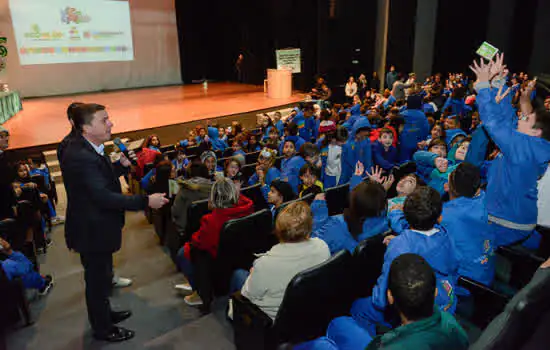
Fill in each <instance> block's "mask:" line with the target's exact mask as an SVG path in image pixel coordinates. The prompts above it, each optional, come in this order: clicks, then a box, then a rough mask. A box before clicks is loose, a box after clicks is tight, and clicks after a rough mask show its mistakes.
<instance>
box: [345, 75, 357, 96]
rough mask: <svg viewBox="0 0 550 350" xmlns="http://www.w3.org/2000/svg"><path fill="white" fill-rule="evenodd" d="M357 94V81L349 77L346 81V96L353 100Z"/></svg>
mask: <svg viewBox="0 0 550 350" xmlns="http://www.w3.org/2000/svg"><path fill="white" fill-rule="evenodd" d="M355 95H357V83H356V82H355V78H353V77H349V79H348V82H347V83H346V97H347V98H348V100H350V101H351V100H352V99H353V96H355Z"/></svg>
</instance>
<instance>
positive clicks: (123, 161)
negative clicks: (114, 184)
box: [120, 151, 137, 168]
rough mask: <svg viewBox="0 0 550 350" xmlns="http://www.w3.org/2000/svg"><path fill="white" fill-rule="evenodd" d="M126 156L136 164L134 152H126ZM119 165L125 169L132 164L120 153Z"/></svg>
mask: <svg viewBox="0 0 550 350" xmlns="http://www.w3.org/2000/svg"><path fill="white" fill-rule="evenodd" d="M128 155H129V156H130V159H132V160H133V161H136V162H137V156H136V154H135V153H134V151H128ZM120 165H122V166H123V167H126V168H128V167H129V166H131V165H132V162H131V161H130V160H129V159H128V158H127V157H126V156H125V155H124V153H120Z"/></svg>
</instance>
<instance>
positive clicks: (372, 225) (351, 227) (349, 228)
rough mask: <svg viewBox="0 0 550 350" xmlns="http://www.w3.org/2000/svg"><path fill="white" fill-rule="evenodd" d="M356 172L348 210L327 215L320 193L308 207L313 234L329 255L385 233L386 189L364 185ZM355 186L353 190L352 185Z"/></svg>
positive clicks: (325, 205)
mask: <svg viewBox="0 0 550 350" xmlns="http://www.w3.org/2000/svg"><path fill="white" fill-rule="evenodd" d="M360 170H361V171H359V170H357V169H356V174H355V176H354V177H353V178H352V183H351V184H350V188H353V189H352V191H351V193H350V198H349V207H348V208H346V209H344V213H343V214H340V215H334V216H328V207H327V203H326V201H325V196H324V194H319V195H317V197H315V200H314V201H313V203H312V204H311V211H312V213H313V233H312V235H311V237H318V238H320V239H322V240H323V241H325V242H326V243H327V245H328V246H329V248H330V253H331V255H334V254H336V253H337V252H339V251H340V250H342V249H347V250H348V251H349V252H350V253H352V252H353V251H354V249H355V247H356V246H357V244H358V243H359V242H361V241H362V240H364V239H367V238H369V237H372V236H375V235H378V234H381V233H384V232H386V231H387V230H388V223H387V218H386V190H385V189H384V187H383V186H382V185H381V184H379V183H377V182H375V181H368V182H363V181H362V180H361V175H357V173H359V172H360V173H361V174H362V173H363V169H360ZM356 183H358V185H357V186H355V187H354V184H356Z"/></svg>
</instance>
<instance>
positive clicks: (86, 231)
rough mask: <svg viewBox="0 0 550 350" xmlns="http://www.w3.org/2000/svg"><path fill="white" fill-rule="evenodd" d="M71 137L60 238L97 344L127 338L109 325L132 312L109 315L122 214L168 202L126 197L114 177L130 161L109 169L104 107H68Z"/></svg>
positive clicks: (153, 197)
mask: <svg viewBox="0 0 550 350" xmlns="http://www.w3.org/2000/svg"><path fill="white" fill-rule="evenodd" d="M72 120H73V126H74V131H75V134H74V135H73V136H72V137H71V140H70V143H68V144H67V146H66V148H65V149H64V151H63V157H62V159H60V161H61V169H62V171H63V181H64V183H65V188H66V190H67V218H66V223H65V239H66V243H67V247H68V248H69V249H70V250H74V251H75V252H77V253H79V254H80V260H81V262H82V266H83V267H84V279H85V281H86V305H87V308H88V318H89V320H90V324H91V326H92V329H93V336H94V338H96V339H100V340H105V341H109V342H118V341H124V340H128V339H130V338H132V337H133V336H134V332H133V331H130V330H127V329H124V328H121V327H116V326H114V325H115V324H117V323H119V322H121V321H122V320H124V319H126V318H128V317H130V316H131V311H119V312H114V311H112V310H111V306H110V303H109V295H110V292H111V278H112V264H113V257H112V254H113V253H114V252H116V251H118V250H119V249H120V246H121V241H122V227H123V226H124V211H126V210H133V211H138V210H143V209H145V208H146V207H147V206H149V207H151V208H153V209H158V208H161V207H162V206H163V205H165V204H166V203H168V199H166V198H165V194H164V193H162V194H161V193H155V194H152V195H150V196H148V197H147V196H125V195H123V194H122V193H121V189H120V182H119V180H118V178H119V176H121V175H123V174H125V173H127V172H128V168H129V166H130V161H129V160H128V159H127V158H126V157H125V156H124V155H121V158H120V162H117V163H115V164H112V163H111V161H110V159H109V157H108V156H107V155H105V154H104V146H103V143H104V142H106V141H108V140H110V139H111V128H112V126H113V123H112V122H111V121H110V120H109V115H108V114H107V111H106V110H105V107H104V106H101V105H98V104H80V105H77V106H73V108H72Z"/></svg>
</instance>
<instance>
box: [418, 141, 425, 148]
mask: <svg viewBox="0 0 550 350" xmlns="http://www.w3.org/2000/svg"><path fill="white" fill-rule="evenodd" d="M427 144H428V143H427V142H426V141H420V142H418V143H417V144H416V147H418V149H424V148H425V147H426V145H427Z"/></svg>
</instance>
